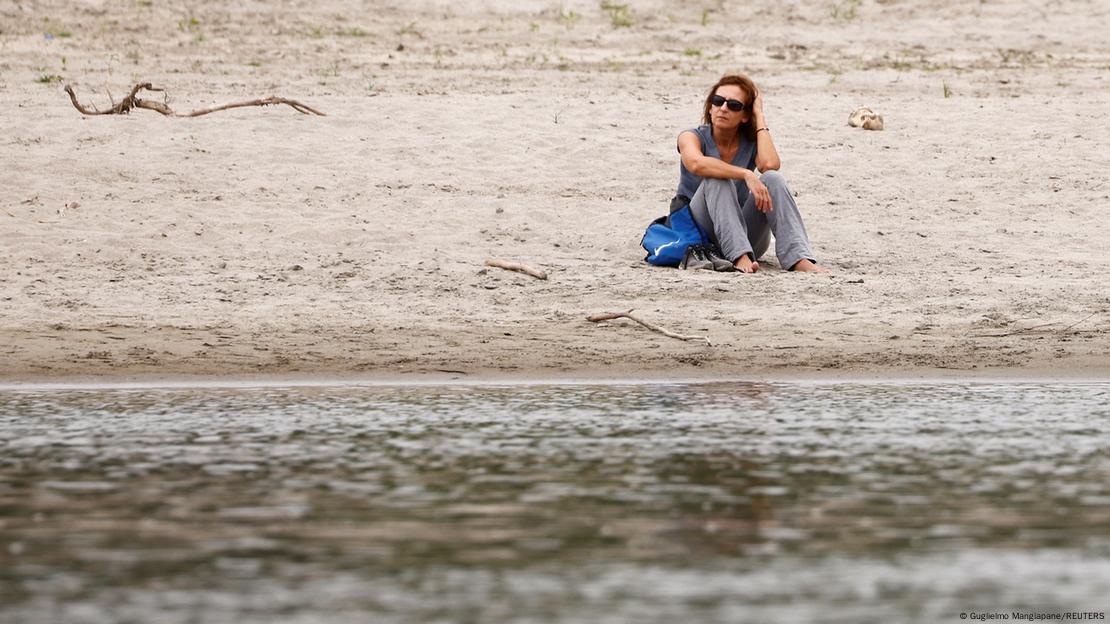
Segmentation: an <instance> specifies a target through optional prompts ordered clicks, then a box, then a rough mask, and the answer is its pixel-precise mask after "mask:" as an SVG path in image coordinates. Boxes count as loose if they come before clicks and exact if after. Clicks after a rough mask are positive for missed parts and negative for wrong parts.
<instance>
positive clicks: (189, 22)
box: [177, 15, 200, 32]
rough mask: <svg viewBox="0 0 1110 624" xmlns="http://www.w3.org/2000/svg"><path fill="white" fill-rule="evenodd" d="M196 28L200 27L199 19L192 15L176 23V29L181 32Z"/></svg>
mask: <svg viewBox="0 0 1110 624" xmlns="http://www.w3.org/2000/svg"><path fill="white" fill-rule="evenodd" d="M198 28H200V20H198V19H197V18H196V16H194V15H189V17H186V18H183V19H182V20H181V21H179V22H178V23H177V29H178V30H180V31H181V32H193V31H195V30H197V29H198Z"/></svg>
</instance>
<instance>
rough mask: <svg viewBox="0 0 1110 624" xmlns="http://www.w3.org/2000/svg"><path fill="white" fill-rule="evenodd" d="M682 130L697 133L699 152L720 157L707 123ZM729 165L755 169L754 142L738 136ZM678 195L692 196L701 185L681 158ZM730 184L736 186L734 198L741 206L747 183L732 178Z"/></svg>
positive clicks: (699, 178) (699, 177)
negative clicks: (737, 143) (734, 153)
mask: <svg viewBox="0 0 1110 624" xmlns="http://www.w3.org/2000/svg"><path fill="white" fill-rule="evenodd" d="M683 132H693V133H694V134H696V135H698V138H699V139H700V140H701V153H703V154H705V155H706V156H712V157H713V158H720V157H721V151H720V150H719V149H717V143H716V142H714V141H713V128H712V127H710V126H708V125H702V126H698V127H697V128H690V129H689V130H683ZM729 164H731V165H736V166H737V167H743V168H745V169H750V170H752V171H755V143H752V142H751V141H749V140H747V139H745V138H744V137H740V147H739V148H738V149H737V150H736V157H734V158H733V159H732V162H731V163H729ZM678 171H679V176H678V195H683V196H685V197H687V198H690V197H693V196H694V193H696V192H697V190H698V187H699V186H701V181H702V177H701V176H696V175H694V174H692V173H690V172H689V171H687V170H686V165H684V164H682V159H679V161H678ZM732 185H733V186H735V187H736V199H738V200H739V201H740V205H741V206H743V205H744V202H745V201H746V200H747V199H748V185H747V184H745V183H744V181H743V180H733V181H732Z"/></svg>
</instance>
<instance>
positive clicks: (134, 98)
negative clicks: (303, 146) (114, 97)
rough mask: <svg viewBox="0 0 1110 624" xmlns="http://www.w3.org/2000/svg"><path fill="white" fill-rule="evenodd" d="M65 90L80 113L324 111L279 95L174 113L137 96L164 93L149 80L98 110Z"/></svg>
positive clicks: (66, 88)
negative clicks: (278, 106)
mask: <svg viewBox="0 0 1110 624" xmlns="http://www.w3.org/2000/svg"><path fill="white" fill-rule="evenodd" d="M65 91H66V93H68V94H69V101H70V102H72V103H73V107H74V108H76V109H77V110H78V111H80V112H81V114H82V115H126V114H127V113H130V112H131V110H132V109H135V108H145V109H147V110H152V111H155V112H157V113H161V114H163V115H165V116H167V117H199V116H201V115H207V114H208V113H214V112H216V111H222V110H227V109H229V108H241V107H244V106H269V105H271V104H286V105H288V106H291V107H293V110H295V111H297V112H299V113H304V114H305V115H319V116H321V117H324V116H325V115H324V113H321V112H320V111H318V110H316V109H314V108H311V107H309V106H306V105H304V104H301V103H300V102H298V101H296V100H290V99H287V98H279V97H268V98H262V99H258V100H248V101H246V102H235V103H232V104H224V105H222V106H213V107H211V108H202V109H200V110H195V111H192V112H189V113H175V112H174V111H173V109H171V108H170V107H169V106H167V105H166V104H165V103H163V102H155V101H153V100H144V99H142V98H140V97H139V92H140V91H158V92H162V93H165V89H160V88H158V87H155V86H153V85H151V84H150V83H149V82H140V83H139V84H137V85H135V86H134V87H132V88H131V93H129V94H128V95H127V97H125V98H123V99H122V100H120V101H119V102H115V101H113V102H112V108H109V109H108V110H99V109H97V108H96V107H95V106H94V107H93V109H92V110H89V109H87V108H85V107H84V106H82V105H81V103H80V102H78V101H77V95H76V94H75V93H74V92H73V87H71V86H69V85H66V87H65ZM108 97H109V99H111V93H110V92H109V95H108Z"/></svg>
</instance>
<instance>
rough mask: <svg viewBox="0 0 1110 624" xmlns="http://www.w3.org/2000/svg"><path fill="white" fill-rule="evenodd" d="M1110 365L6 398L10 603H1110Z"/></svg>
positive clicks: (454, 611)
mask: <svg viewBox="0 0 1110 624" xmlns="http://www.w3.org/2000/svg"><path fill="white" fill-rule="evenodd" d="M1108 405H1110V384H1103V383H1089V384H1078V383H1076V384H1017V383H1008V384H988V383H979V384H955V383H946V384H936V385H905V384H752V383H727V384H726V383H718V384H696V385H625V386H621V385H606V386H602V385H597V386H589V385H566V386H504V387H497V386H484V387H482V386H442V387H320V388H257V389H139V390H85V391H79V390H70V391H58V390H54V391H33V390H21V391H3V392H0V621H3V622H28V623H36V622H82V623H83V622H90V623H91V622H96V623H101V622H232V621H234V622H236V623H239V624H246V623H254V622H329V623H330V622H339V623H342V622H385V623H388V622H689V623H695V622H748V621H750V622H805V621H822V622H938V621H950V622H956V621H959V617H958V614H959V613H960V612H961V611H964V612H967V611H971V612H975V611H991V610H997V611H1006V612H1009V611H1011V610H1018V609H1024V610H1039V611H1042V612H1043V611H1053V610H1058V611H1060V610H1062V611H1091V610H1094V611H1106V610H1108V609H1107V607H1110V601H1108V600H1107V599H1106V598H1105V597H1106V596H1108V595H1110V487H1108V483H1110V437H1108V435H1107V434H1108V433H1110V407H1108Z"/></svg>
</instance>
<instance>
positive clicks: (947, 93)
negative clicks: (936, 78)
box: [943, 82, 952, 100]
mask: <svg viewBox="0 0 1110 624" xmlns="http://www.w3.org/2000/svg"><path fill="white" fill-rule="evenodd" d="M943 86H944V99H946V100H947V99H948V98H950V97H952V89H951V88H950V87H949V86H948V82H944V83H943Z"/></svg>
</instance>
